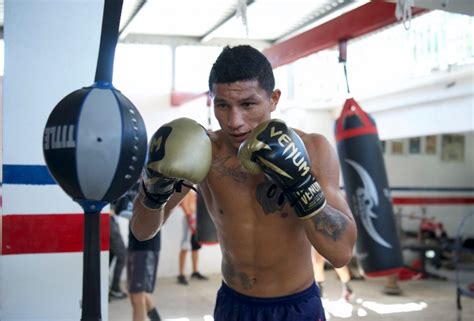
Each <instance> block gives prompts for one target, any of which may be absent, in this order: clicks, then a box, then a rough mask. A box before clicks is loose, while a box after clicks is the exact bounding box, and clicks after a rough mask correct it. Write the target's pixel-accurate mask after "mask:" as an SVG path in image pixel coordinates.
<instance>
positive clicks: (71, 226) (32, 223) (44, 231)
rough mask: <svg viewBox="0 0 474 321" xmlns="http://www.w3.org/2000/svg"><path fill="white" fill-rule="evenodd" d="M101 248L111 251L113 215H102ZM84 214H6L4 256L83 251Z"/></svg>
mask: <svg viewBox="0 0 474 321" xmlns="http://www.w3.org/2000/svg"><path fill="white" fill-rule="evenodd" d="M100 225H101V226H100V249H101V251H108V249H109V215H108V214H101V216H100ZM83 227H84V214H82V213H81V214H36V215H4V216H3V224H2V235H3V236H2V254H3V255H7V254H35V253H64V252H82V251H83V248H84V244H83V242H84V231H83Z"/></svg>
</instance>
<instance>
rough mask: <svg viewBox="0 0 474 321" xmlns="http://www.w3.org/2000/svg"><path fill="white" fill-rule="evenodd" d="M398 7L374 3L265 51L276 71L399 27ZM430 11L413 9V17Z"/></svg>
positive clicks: (383, 2) (392, 4) (384, 3)
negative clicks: (341, 43) (359, 39)
mask: <svg viewBox="0 0 474 321" xmlns="http://www.w3.org/2000/svg"><path fill="white" fill-rule="evenodd" d="M395 7H396V5H395V4H394V3H388V2H385V1H371V2H368V3H366V4H364V5H362V6H360V7H358V8H356V9H354V10H352V11H349V12H347V13H345V14H342V15H341V16H339V17H337V18H335V19H333V20H330V21H328V22H326V23H324V24H321V25H319V26H317V27H314V28H313V29H310V30H308V31H306V32H303V33H301V34H299V35H297V36H295V37H293V38H290V39H288V40H286V41H283V42H280V43H277V44H275V45H273V46H271V47H270V48H267V49H265V50H264V51H263V53H264V54H265V56H266V57H267V58H268V60H269V61H270V63H271V64H272V66H273V68H276V67H279V66H282V65H286V64H289V63H291V62H293V61H295V60H298V59H300V58H303V57H306V56H308V55H310V54H313V53H316V52H318V51H321V50H324V49H328V48H331V47H334V46H337V45H338V43H339V41H340V40H349V39H352V38H356V37H359V36H362V35H364V34H367V33H369V32H372V31H375V30H377V29H380V28H382V27H385V26H387V25H390V24H393V23H396V22H397V21H398V20H397V18H396V17H395ZM425 11H427V10H426V9H420V8H413V10H412V15H415V14H419V13H421V12H425Z"/></svg>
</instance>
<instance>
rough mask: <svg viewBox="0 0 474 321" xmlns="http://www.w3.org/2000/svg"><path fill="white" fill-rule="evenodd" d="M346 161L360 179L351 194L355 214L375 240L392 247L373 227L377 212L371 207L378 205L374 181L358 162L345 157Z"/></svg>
mask: <svg viewBox="0 0 474 321" xmlns="http://www.w3.org/2000/svg"><path fill="white" fill-rule="evenodd" d="M346 163H348V164H349V165H350V166H352V167H353V168H354V170H355V171H356V173H357V175H359V178H360V180H361V181H362V186H361V187H357V188H356V190H355V195H353V196H352V199H353V201H354V205H355V206H356V213H355V214H357V215H359V216H360V220H361V222H362V225H363V226H364V229H365V230H366V232H367V234H369V236H370V237H371V238H372V239H373V240H374V241H375V242H377V243H378V244H380V245H381V246H384V247H386V248H392V245H391V244H390V243H388V242H387V241H386V240H385V239H384V238H383V237H382V236H381V235H380V234H379V232H378V231H377V230H376V229H375V226H374V223H373V220H376V219H377V217H378V216H377V214H376V213H375V212H373V208H374V206H375V207H376V206H378V205H379V198H378V194H377V188H376V187H375V183H374V181H373V180H372V178H371V177H370V175H369V173H368V172H367V171H366V170H365V169H364V168H363V167H362V166H361V165H360V164H358V163H356V162H354V161H352V160H349V159H346Z"/></svg>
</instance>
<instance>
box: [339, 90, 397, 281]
mask: <svg viewBox="0 0 474 321" xmlns="http://www.w3.org/2000/svg"><path fill="white" fill-rule="evenodd" d="M336 142H337V151H338V154H339V159H340V163H341V169H342V176H343V180H344V189H345V192H346V197H347V201H348V202H349V206H350V208H351V210H352V213H353V214H354V218H355V220H356V223H357V228H358V238H357V243H356V255H357V259H358V262H359V265H360V268H361V269H362V272H363V273H364V274H365V275H366V276H368V277H377V276H385V275H389V274H393V273H397V272H398V270H399V269H400V268H401V267H402V266H403V261H402V253H401V249H400V241H399V239H398V234H397V226H396V223H395V219H394V215H393V209H392V202H391V198H390V189H389V186H388V180H387V174H386V171H385V164H384V159H383V155H382V149H381V144H380V141H379V137H378V133H377V127H376V125H375V122H374V120H373V119H372V118H371V117H370V116H369V115H368V114H367V113H365V112H364V111H363V110H362V109H361V108H360V106H359V105H358V104H357V102H356V101H355V100H354V99H353V98H349V99H347V100H346V102H345V103H344V108H343V109H342V112H341V115H340V116H339V118H338V119H337V120H336Z"/></svg>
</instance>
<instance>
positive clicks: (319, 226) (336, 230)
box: [311, 205, 349, 241]
mask: <svg viewBox="0 0 474 321" xmlns="http://www.w3.org/2000/svg"><path fill="white" fill-rule="evenodd" d="M311 221H312V222H313V225H314V227H315V229H316V230H317V231H319V232H321V233H322V234H323V235H324V236H326V237H328V238H331V239H333V240H334V241H337V240H339V239H340V237H341V235H342V234H343V232H344V231H345V230H346V227H347V224H348V223H349V222H348V218H347V217H346V216H345V215H344V214H342V213H341V212H339V211H338V210H336V209H334V208H332V207H331V206H329V205H326V207H325V209H324V210H323V211H322V212H321V213H320V214H317V215H315V216H314V217H313V218H311Z"/></svg>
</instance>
